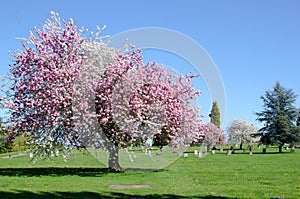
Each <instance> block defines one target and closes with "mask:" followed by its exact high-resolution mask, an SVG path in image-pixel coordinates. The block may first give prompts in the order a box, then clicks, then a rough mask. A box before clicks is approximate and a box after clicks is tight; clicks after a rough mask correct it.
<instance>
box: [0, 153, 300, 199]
mask: <svg viewBox="0 0 300 199" xmlns="http://www.w3.org/2000/svg"><path fill="white" fill-rule="evenodd" d="M194 149H197V148H190V149H189V150H188V152H189V156H188V158H183V157H180V158H178V159H177V160H176V161H175V162H174V163H172V164H171V165H170V166H168V167H166V168H164V169H160V170H157V171H151V172H143V171H139V172H137V171H132V170H128V171H125V172H121V173H111V172H108V171H107V169H106V168H105V167H106V166H104V165H103V164H101V163H100V162H99V161H97V160H96V159H95V158H94V157H93V156H92V155H90V154H87V153H83V152H79V151H78V152H76V158H70V159H69V161H68V162H64V161H63V160H62V159H60V158H57V159H55V160H54V161H47V160H45V161H39V162H37V163H35V164H32V163H30V162H29V157H28V155H26V156H16V157H13V158H11V159H8V158H3V157H4V156H3V155H1V156H0V198H21V199H25V198H42V199H46V198H49V199H50V198H89V199H90V198H118V199H119V198H120V199H121V198H131V199H133V198H136V199H137V198H139V199H141V198H151V199H152V198H163V199H169V198H170V199H171V198H210V199H214V198H224V199H225V198H265V199H270V198H285V199H286V198H295V199H296V198H300V149H296V152H295V153H290V152H288V151H285V152H284V153H282V154H278V153H276V152H275V151H277V150H278V149H277V148H270V149H268V151H267V154H261V149H258V148H255V149H254V154H253V155H252V156H250V155H248V154H243V152H242V151H237V152H236V153H235V154H232V155H230V156H227V155H225V153H220V152H216V154H215V155H211V154H208V155H206V156H205V157H204V158H202V159H199V158H196V157H195V156H194V153H193V150H194ZM112 185H122V186H125V185H128V186H132V185H148V187H145V188H138V189H130V188H127V189H126V188H125V189H110V188H109V187H110V186H112Z"/></svg>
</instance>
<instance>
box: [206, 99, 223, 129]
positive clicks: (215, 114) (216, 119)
mask: <svg viewBox="0 0 300 199" xmlns="http://www.w3.org/2000/svg"><path fill="white" fill-rule="evenodd" d="M209 116H210V123H213V124H214V125H216V126H217V127H220V125H221V122H220V111H219V106H218V102H216V101H214V102H213V104H212V108H211V112H210V114H209Z"/></svg>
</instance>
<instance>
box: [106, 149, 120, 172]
mask: <svg viewBox="0 0 300 199" xmlns="http://www.w3.org/2000/svg"><path fill="white" fill-rule="evenodd" d="M108 168H109V170H110V171H116V172H118V171H121V170H122V168H121V166H120V164H119V148H118V147H116V146H112V147H110V148H109V158H108Z"/></svg>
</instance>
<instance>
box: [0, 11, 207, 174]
mask: <svg viewBox="0 0 300 199" xmlns="http://www.w3.org/2000/svg"><path fill="white" fill-rule="evenodd" d="M100 31H101V30H100V29H99V31H98V32H97V33H96V34H93V33H85V32H84V31H81V30H78V29H77V27H76V25H75V24H74V22H73V20H72V19H70V20H69V22H65V21H63V20H61V19H60V18H59V16H58V15H57V14H56V13H52V17H51V19H50V20H48V21H47V22H46V24H45V25H44V26H43V29H42V30H39V29H37V28H35V33H31V34H30V38H29V39H26V40H25V42H26V43H23V48H24V49H23V50H22V51H20V52H18V53H16V54H14V55H13V61H14V64H13V65H12V66H11V68H10V73H9V75H8V76H7V79H8V80H9V81H10V82H12V84H11V86H10V89H9V91H8V93H7V96H6V97H4V98H2V105H3V106H4V107H6V108H8V109H9V111H10V113H11V117H10V118H9V122H10V123H11V129H10V131H11V133H12V134H22V133H25V132H26V134H29V135H30V138H31V140H32V146H33V147H34V158H36V157H41V156H42V157H44V156H45V155H46V156H48V157H49V156H50V155H51V154H52V153H53V152H55V151H57V150H61V151H63V152H64V153H63V155H64V157H65V158H66V157H67V156H68V153H69V151H70V150H72V149H74V148H78V147H103V148H105V149H106V150H107V151H109V167H110V169H111V170H120V169H121V167H120V165H119V157H118V151H119V148H121V147H127V145H128V144H129V143H135V142H136V141H137V140H146V139H148V138H151V139H153V137H154V136H155V135H156V139H157V138H160V137H161V139H164V140H167V142H166V143H165V144H169V145H170V146H171V147H173V148H178V147H180V146H183V145H189V144H190V143H191V142H192V141H195V140H197V139H199V136H201V132H202V131H201V118H200V117H199V115H198V112H199V110H198V109H197V108H196V107H194V106H192V100H195V99H196V97H197V96H198V95H199V94H200V92H199V91H196V90H194V88H193V87H192V83H191V79H192V78H193V77H194V76H192V75H187V76H186V77H184V76H180V75H178V74H176V73H175V72H168V71H167V70H166V69H165V68H164V67H162V66H158V65H157V64H155V63H152V64H144V63H143V59H142V56H141V51H140V50H138V49H135V48H134V47H133V46H131V45H130V47H131V49H130V50H127V51H124V50H123V51H122V50H117V49H114V48H109V47H108V46H107V44H106V43H105V42H102V41H101V40H99V41H97V40H96V39H98V38H99V32H100ZM162 134H163V136H158V135H162ZM166 138H167V139H166ZM161 143H163V142H161Z"/></svg>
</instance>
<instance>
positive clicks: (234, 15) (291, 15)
mask: <svg viewBox="0 0 300 199" xmlns="http://www.w3.org/2000/svg"><path fill="white" fill-rule="evenodd" d="M1 8H2V9H1V12H0V24H1V30H2V31H1V33H0V44H1V45H0V74H1V75H2V74H4V73H6V72H7V70H8V64H9V63H10V55H9V54H8V53H7V52H8V51H15V50H17V49H18V48H20V41H18V40H16V39H15V38H16V37H27V36H28V33H29V31H30V30H32V28H33V26H37V27H41V25H42V24H43V22H44V21H45V20H46V19H47V18H48V17H49V16H50V11H51V10H54V11H56V12H58V13H59V14H60V16H61V17H62V18H64V19H68V18H73V19H74V20H75V22H76V24H77V25H78V26H82V25H84V26H85V27H87V28H90V27H95V26H96V25H99V26H102V25H104V24H106V25H107V28H106V29H105V31H104V32H103V34H109V35H115V34H118V33H120V32H122V31H126V30H130V29H135V28H143V27H161V28H168V29H172V30H175V31H178V32H180V33H183V34H185V35H187V36H189V37H191V38H192V39H194V40H195V41H196V42H197V43H198V44H200V45H201V46H202V47H203V48H204V49H205V50H206V51H207V53H208V54H209V55H210V56H211V58H212V59H213V61H214V62H215V64H216V65H217V67H218V70H219V72H220V74H221V76H222V79H223V83H224V87H225V89H226V114H225V118H224V122H223V125H222V126H223V127H227V126H228V125H229V124H230V122H231V121H232V120H233V119H245V120H247V121H249V122H250V123H253V124H255V125H260V124H259V123H257V122H256V121H255V119H256V116H255V115H254V112H255V111H260V110H262V103H261V100H260V96H261V95H263V94H264V92H265V91H266V90H268V89H272V87H273V85H274V84H275V82H276V81H280V82H281V84H282V85H283V86H284V87H287V88H291V89H293V90H294V91H295V93H296V94H300V86H299V84H298V80H299V77H298V75H299V74H300V59H299V58H300V12H299V9H300V1H297V0H294V1H292V0H264V1H260V0H251V1H250V0H249V1H247V0H242V1H241V0H235V1H234V0H226V1H221V0H189V1H174V0H172V1H170V0H164V1H159V0H152V1H140V0H134V1H133V0H127V1H116V0H110V1H101V0H99V1H96V0H95V1H91V0H85V1H76V0H64V1H59V0H51V1H50V0H44V1H37V0H34V1H30V0H28V1H21V0H19V1H16V0H9V1H3V2H1ZM145 60H147V61H157V62H158V63H163V64H165V65H168V66H172V67H174V68H175V69H176V70H178V71H180V72H182V73H189V71H191V70H192V69H191V66H189V63H187V62H185V60H182V59H179V58H178V57H176V56H174V55H172V54H169V53H167V52H157V51H156V52H152V51H151V50H150V51H147V50H146V51H145ZM204 78H205V77H204ZM196 84H197V85H196V87H197V88H200V89H201V90H203V95H202V97H200V98H199V105H200V106H201V107H202V113H203V114H206V115H207V114H208V113H209V111H210V108H211V101H210V96H209V93H208V90H207V85H205V82H204V81H203V80H199V81H198V82H196ZM299 102H300V101H299V99H298V101H297V104H296V105H297V106H300V104H299ZM204 121H207V119H204Z"/></svg>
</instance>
